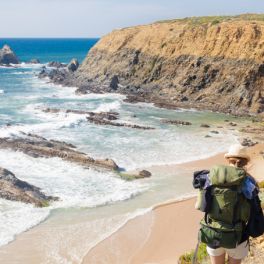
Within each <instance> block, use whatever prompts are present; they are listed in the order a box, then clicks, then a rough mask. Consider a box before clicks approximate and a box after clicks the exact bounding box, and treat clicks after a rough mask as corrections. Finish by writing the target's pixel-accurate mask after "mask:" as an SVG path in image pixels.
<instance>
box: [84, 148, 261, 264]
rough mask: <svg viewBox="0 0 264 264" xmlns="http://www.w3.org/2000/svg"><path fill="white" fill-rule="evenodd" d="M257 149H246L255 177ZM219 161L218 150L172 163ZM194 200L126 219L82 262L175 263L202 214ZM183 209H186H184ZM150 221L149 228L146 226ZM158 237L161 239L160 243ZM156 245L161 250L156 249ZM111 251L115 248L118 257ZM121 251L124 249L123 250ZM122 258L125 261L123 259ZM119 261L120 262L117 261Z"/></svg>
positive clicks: (258, 169)
mask: <svg viewBox="0 0 264 264" xmlns="http://www.w3.org/2000/svg"><path fill="white" fill-rule="evenodd" d="M260 150H264V144H258V145H256V146H254V147H250V148H249V153H250V155H251V156H253V158H252V164H251V165H250V166H249V172H250V173H251V174H252V175H253V176H255V177H256V179H257V180H262V179H263V176H262V173H261V171H262V170H263V161H262V160H261V158H262V159H263V157H261V156H260V154H259V152H260ZM223 161H224V158H223V153H221V154H217V155H214V156H212V157H210V158H207V159H202V160H196V161H193V162H187V163H183V164H180V165H179V164H178V165H174V167H175V166H176V167H179V166H190V167H192V168H198V167H200V168H202V167H201V166H206V165H207V166H208V165H210V164H214V163H216V162H219V163H222V162H223ZM158 167H159V166H158ZM168 167H169V166H168ZM156 169H157V168H156ZM167 169H168V168H167ZM194 203H195V197H189V198H186V199H182V200H178V199H177V200H174V199H172V200H169V201H165V202H163V203H160V204H157V205H155V206H153V207H152V209H151V211H150V212H147V213H146V214H144V215H143V216H136V217H135V218H133V219H130V220H129V221H128V222H127V223H126V224H125V225H124V226H122V227H121V228H120V229H119V230H117V231H116V232H114V233H113V234H112V235H110V236H109V237H107V238H106V239H104V240H102V241H101V242H99V243H98V244H97V245H96V246H95V247H93V248H92V249H90V250H89V251H88V252H87V254H86V256H85V258H84V259H83V262H82V264H88V263H92V262H91V261H93V262H94V263H98V264H99V263H104V261H106V260H107V261H108V262H107V263H122V264H125V263H127V264H128V263H131V264H139V263H149V262H150V263H152V262H153V263H159V264H161V263H162V264H163V263H164V264H173V263H175V260H176V259H177V258H179V256H180V255H181V254H183V253H185V252H186V251H190V250H191V249H193V248H194V247H195V243H196V241H197V239H196V238H197V236H196V237H195V236H194V235H195V233H197V232H198V227H199V221H200V219H201V218H202V217H203V213H201V212H199V211H197V210H195V209H194ZM186 208H187V209H188V210H186ZM175 212H176V213H175ZM184 213H186V214H188V216H189V218H190V219H191V220H190V221H191V224H190V223H189V224H190V225H189V230H186V225H187V226H188V224H187V223H186V222H185V221H187V222H188V221H189V220H188V218H187V217H183V215H184ZM175 214H176V215H175ZM182 218H184V219H182ZM171 219H173V221H174V222H173V221H171ZM183 220H185V221H183ZM177 221H178V222H179V223H180V224H182V225H183V226H184V227H185V228H184V230H185V231H186V233H188V234H187V235H186V234H185V237H188V238H189V239H188V240H187V241H186V239H184V236H183V235H184V234H182V233H180V232H179V231H182V230H181V229H179V228H178V230H177V225H176V223H177ZM168 222H169V223H170V224H171V225H172V226H171V228H170V225H167V224H166V223H168ZM150 224H151V228H149V227H148V225H150ZM142 225H143V226H145V227H146V228H148V232H149V234H148V235H146V236H145V237H144V238H145V242H144V243H142V242H141V241H140V240H139V239H136V238H135V237H133V233H137V230H138V229H139V226H142ZM161 230H163V231H161ZM175 230H177V231H178V232H176V233H177V235H178V237H176V238H175V237H174V238H172V237H171V236H170V232H174V231H175ZM194 231H195V232H194ZM163 233H166V235H167V237H164V235H163ZM131 237H132V238H131ZM168 237H169V238H168ZM168 239H169V240H171V241H170V242H172V241H173V244H174V246H175V248H173V249H172V248H171V246H167V247H165V246H163V244H166V245H170V243H169V241H168ZM162 240H164V241H163V242H162ZM126 247H128V248H130V249H131V248H134V251H133V250H131V251H130V252H126V250H124V248H126ZM157 247H158V248H161V249H159V250H158V249H157ZM176 247H177V248H176ZM111 248H112V249H111ZM115 250H118V253H119V255H118V256H117V254H116V252H115ZM123 250H124V251H125V252H123ZM157 251H158V253H157ZM102 256H104V257H102ZM125 259H126V262H124V260H125ZM121 260H122V262H120V261H121Z"/></svg>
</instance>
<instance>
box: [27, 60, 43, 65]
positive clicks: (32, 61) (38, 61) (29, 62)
mask: <svg viewBox="0 0 264 264" xmlns="http://www.w3.org/2000/svg"><path fill="white" fill-rule="evenodd" d="M27 63H28V64H39V63H40V60H39V59H31V60H30V61H28V62H27Z"/></svg>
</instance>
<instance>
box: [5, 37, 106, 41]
mask: <svg viewBox="0 0 264 264" xmlns="http://www.w3.org/2000/svg"><path fill="white" fill-rule="evenodd" d="M100 38H101V37H0V40H1V39H100Z"/></svg>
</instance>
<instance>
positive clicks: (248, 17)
mask: <svg viewBox="0 0 264 264" xmlns="http://www.w3.org/2000/svg"><path fill="white" fill-rule="evenodd" d="M230 20H235V21H241V20H242V21H264V14H242V15H237V16H203V17H186V18H180V19H172V20H161V21H157V22H156V23H173V22H180V23H187V24H189V25H192V26H196V25H198V26H199V25H205V24H211V25H217V24H219V23H222V22H225V21H230Z"/></svg>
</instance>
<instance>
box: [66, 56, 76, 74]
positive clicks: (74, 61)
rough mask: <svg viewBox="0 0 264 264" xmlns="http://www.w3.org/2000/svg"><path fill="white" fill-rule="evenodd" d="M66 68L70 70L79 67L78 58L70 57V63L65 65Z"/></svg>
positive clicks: (72, 70)
mask: <svg viewBox="0 0 264 264" xmlns="http://www.w3.org/2000/svg"><path fill="white" fill-rule="evenodd" d="M67 68H68V70H69V71H71V72H75V71H77V69H78V68H79V62H78V60H77V59H72V60H71V61H70V63H69V64H68V65H67Z"/></svg>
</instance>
